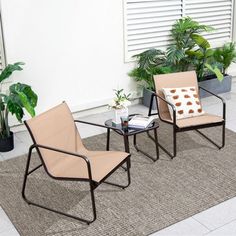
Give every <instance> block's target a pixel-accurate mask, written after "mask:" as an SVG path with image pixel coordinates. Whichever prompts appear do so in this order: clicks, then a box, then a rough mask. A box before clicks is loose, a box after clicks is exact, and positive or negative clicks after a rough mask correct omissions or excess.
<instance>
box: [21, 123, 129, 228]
mask: <svg viewBox="0 0 236 236" xmlns="http://www.w3.org/2000/svg"><path fill="white" fill-rule="evenodd" d="M75 122H79V123H85V124H89V125H94V126H99V127H103V128H107V127H106V126H103V125H99V124H94V123H89V122H84V121H80V120H75ZM24 123H25V125H26V127H27V129H28V130H29V133H30V136H31V138H32V140H33V143H34V144H33V145H31V146H30V148H29V153H28V159H27V163H26V169H25V174H24V181H23V187H22V197H23V199H24V200H25V201H26V202H27V203H28V204H29V205H34V206H37V207H40V208H43V209H46V210H48V211H52V212H54V213H58V214H61V215H64V216H67V217H70V218H73V219H76V220H79V221H82V222H84V223H87V224H88V225H89V224H90V223H92V222H94V221H95V220H96V218H97V212H96V205H95V197H94V190H95V189H96V188H97V187H98V186H99V185H100V184H102V183H106V184H110V185H113V186H117V187H120V188H122V189H125V188H127V187H128V186H129V185H130V183H131V178H130V168H128V167H130V156H131V155H130V154H129V155H128V154H127V157H126V158H125V159H124V160H123V161H122V162H121V163H120V164H119V165H118V166H117V167H116V168H114V169H113V170H112V171H111V172H110V173H109V174H107V175H106V176H105V177H104V178H103V179H102V180H100V181H99V182H96V181H94V180H93V179H92V171H91V165H90V161H89V159H88V158H87V157H86V156H84V155H80V154H78V153H73V152H68V151H64V150H61V149H57V148H53V147H48V146H45V145H40V144H37V143H36V142H35V139H34V136H33V134H32V131H31V129H30V128H29V126H28V125H27V123H26V122H24ZM111 129H112V128H111ZM39 148H43V149H47V150H51V151H54V152H59V153H64V154H68V155H72V156H76V157H78V158H81V159H83V160H84V161H85V162H86V165H87V170H88V177H89V178H88V179H83V178H63V177H55V176H52V175H51V174H50V173H49V171H48V169H47V166H46V165H45V163H44V161H43V158H42V155H41V153H40V150H39ZM33 149H36V151H37V153H38V155H39V157H40V160H41V162H42V163H41V164H40V165H38V166H36V167H35V168H33V169H32V170H29V167H30V161H31V156H32V151H33ZM125 163H126V164H127V177H128V184H127V185H124V186H123V185H119V184H116V183H111V182H108V181H106V179H107V178H108V177H109V176H110V175H111V174H112V173H113V172H115V171H116V170H117V169H118V168H119V167H121V166H122V165H123V164H125ZM42 166H43V167H44V169H45V171H46V173H47V174H48V175H49V176H50V177H51V178H53V179H56V180H65V181H83V182H88V183H89V186H90V194H91V202H92V213H93V217H92V219H91V220H88V219H83V218H81V217H78V216H74V215H71V214H67V213H64V212H62V211H59V210H56V209H53V208H50V207H47V206H44V205H41V204H38V203H35V202H33V201H31V200H28V199H27V198H26V195H25V189H26V183H27V177H28V176H29V175H30V174H32V173H33V172H34V171H36V170H37V169H39V168H40V167H42Z"/></svg>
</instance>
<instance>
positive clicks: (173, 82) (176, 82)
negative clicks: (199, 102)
mask: <svg viewBox="0 0 236 236" xmlns="http://www.w3.org/2000/svg"><path fill="white" fill-rule="evenodd" d="M153 79H154V84H155V91H156V93H157V94H158V95H159V96H161V97H163V98H165V96H164V94H163V92H162V89H163V88H181V87H196V90H197V92H198V82H197V75H196V72H195V71H186V72H177V73H171V74H162V75H154V76H153ZM157 100H158V108H159V113H160V116H162V115H163V116H165V117H168V118H169V119H171V118H170V114H169V110H168V106H167V104H166V103H165V102H163V101H162V100H161V99H157ZM164 114H165V115H164Z"/></svg>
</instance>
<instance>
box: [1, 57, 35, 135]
mask: <svg viewBox="0 0 236 236" xmlns="http://www.w3.org/2000/svg"><path fill="white" fill-rule="evenodd" d="M22 65H24V63H23V62H17V63H14V64H9V65H7V66H6V68H5V69H4V70H3V71H2V73H1V74H0V84H2V82H3V81H5V80H6V79H7V78H9V77H10V76H11V75H12V73H13V72H14V71H21V70H22ZM37 100H38V97H37V95H36V94H35V92H34V91H33V90H32V89H31V87H30V86H29V85H27V84H21V83H16V84H12V85H11V86H10V87H9V91H8V92H7V93H5V94H4V93H0V138H7V137H10V127H9V124H8V115H9V112H10V113H11V114H12V115H15V117H16V118H17V120H18V121H19V122H22V118H23V116H24V110H26V111H27V112H28V113H29V114H30V115H31V116H34V115H35V110H34V108H35V107H36V105H37Z"/></svg>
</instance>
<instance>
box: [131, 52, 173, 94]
mask: <svg viewBox="0 0 236 236" xmlns="http://www.w3.org/2000/svg"><path fill="white" fill-rule="evenodd" d="M133 57H135V58H136V59H137V67H136V68H134V69H133V70H132V71H131V72H130V73H129V76H130V77H132V78H134V79H135V80H136V81H139V82H144V83H145V85H146V87H147V89H150V90H154V82H153V78H152V77H153V75H156V74H166V73H171V72H173V69H172V68H171V67H170V66H168V65H167V64H166V55H165V52H163V51H161V50H157V49H154V48H152V49H149V50H146V51H144V52H142V53H140V54H137V55H134V56H133Z"/></svg>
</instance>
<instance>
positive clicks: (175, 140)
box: [147, 126, 177, 159]
mask: <svg viewBox="0 0 236 236" xmlns="http://www.w3.org/2000/svg"><path fill="white" fill-rule="evenodd" d="M147 134H148V137H149V138H150V139H151V140H152V141H154V142H156V141H155V138H153V137H152V136H151V135H150V133H149V132H147ZM157 144H158V146H159V147H160V148H161V149H162V150H163V151H164V152H165V153H166V154H167V155H168V156H169V157H170V158H171V159H173V158H174V157H176V155H177V132H176V130H175V126H173V153H170V152H169V151H168V150H167V149H166V148H164V147H163V146H162V145H161V144H160V142H159V141H158V143H157Z"/></svg>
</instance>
